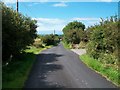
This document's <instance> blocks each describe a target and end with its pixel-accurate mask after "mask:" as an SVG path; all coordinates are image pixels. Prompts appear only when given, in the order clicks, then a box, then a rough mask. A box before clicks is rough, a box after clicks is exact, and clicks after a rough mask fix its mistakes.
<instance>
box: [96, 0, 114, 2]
mask: <svg viewBox="0 0 120 90" xmlns="http://www.w3.org/2000/svg"><path fill="white" fill-rule="evenodd" d="M97 1H98V2H112V1H113V0H97Z"/></svg>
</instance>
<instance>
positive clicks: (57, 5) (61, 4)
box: [53, 2, 67, 7]
mask: <svg viewBox="0 0 120 90" xmlns="http://www.w3.org/2000/svg"><path fill="white" fill-rule="evenodd" d="M53 6H54V7H66V6H67V4H66V3H64V2H61V3H56V4H54V5H53Z"/></svg>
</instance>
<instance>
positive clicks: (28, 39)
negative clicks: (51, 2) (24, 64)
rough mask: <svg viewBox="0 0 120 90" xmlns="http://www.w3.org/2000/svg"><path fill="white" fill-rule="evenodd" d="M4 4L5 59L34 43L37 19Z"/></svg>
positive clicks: (3, 47) (3, 41)
mask: <svg viewBox="0 0 120 90" xmlns="http://www.w3.org/2000/svg"><path fill="white" fill-rule="evenodd" d="M0 5H1V6H2V36H3V37H2V50H3V61H5V60H8V59H9V58H10V56H11V55H12V56H18V55H19V53H20V52H21V51H22V50H24V49H25V48H26V46H28V45H30V44H32V43H33V42H34V39H35V38H36V36H37V34H36V28H37V26H36V23H37V22H36V21H35V20H31V18H29V17H26V16H24V15H22V14H20V13H18V12H16V11H15V10H13V9H12V8H9V7H7V6H5V5H4V4H3V3H0Z"/></svg>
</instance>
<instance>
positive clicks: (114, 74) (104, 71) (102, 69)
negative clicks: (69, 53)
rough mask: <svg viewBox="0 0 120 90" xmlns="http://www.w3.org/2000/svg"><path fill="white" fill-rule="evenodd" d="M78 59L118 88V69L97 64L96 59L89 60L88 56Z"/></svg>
mask: <svg viewBox="0 0 120 90" xmlns="http://www.w3.org/2000/svg"><path fill="white" fill-rule="evenodd" d="M80 59H81V60H82V61H83V62H84V63H85V64H86V65H87V66H89V67H90V68H91V69H93V70H95V71H97V72H99V73H100V74H101V75H103V76H104V77H106V78H107V79H109V80H110V81H112V82H113V83H114V84H116V85H117V86H119V87H120V81H119V77H120V73H119V71H118V69H116V68H115V67H113V66H111V65H109V66H108V65H106V64H103V63H101V62H99V61H98V60H96V59H93V58H91V57H90V56H89V55H87V54H84V55H81V56H80Z"/></svg>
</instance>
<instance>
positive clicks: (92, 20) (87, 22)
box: [71, 17, 101, 27]
mask: <svg viewBox="0 0 120 90" xmlns="http://www.w3.org/2000/svg"><path fill="white" fill-rule="evenodd" d="M71 20H77V21H80V22H82V23H84V24H85V26H86V27H88V26H91V25H94V24H99V22H100V20H101V19H100V18H89V17H87V18H79V17H77V18H72V19H71Z"/></svg>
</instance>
